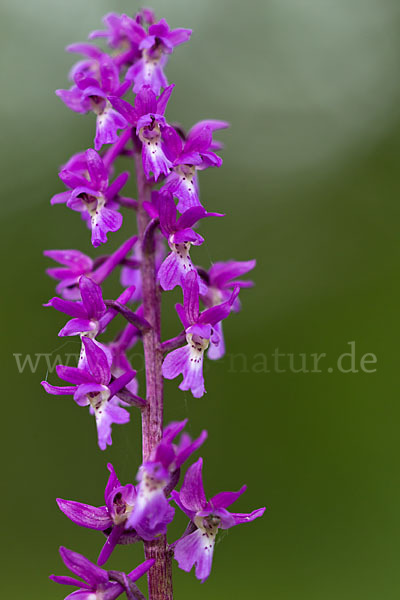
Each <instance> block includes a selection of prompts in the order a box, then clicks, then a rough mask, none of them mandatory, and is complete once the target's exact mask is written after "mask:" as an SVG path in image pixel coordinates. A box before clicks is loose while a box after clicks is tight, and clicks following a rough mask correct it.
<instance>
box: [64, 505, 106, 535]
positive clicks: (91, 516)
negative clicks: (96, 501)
mask: <svg viewBox="0 0 400 600" xmlns="http://www.w3.org/2000/svg"><path fill="white" fill-rule="evenodd" d="M57 504H58V508H59V509H60V510H61V511H62V512H63V513H64V514H65V515H66V516H67V517H68V519H70V520H71V521H73V522H74V523H76V524H77V525H80V527H87V528H88V529H96V530H98V531H104V530H105V529H108V527H111V526H112V524H113V521H112V519H111V517H110V515H109V514H108V510H107V508H106V507H105V506H99V507H97V506H90V505H89V504H82V503H81V502H74V501H73V500H63V499H62V498H57Z"/></svg>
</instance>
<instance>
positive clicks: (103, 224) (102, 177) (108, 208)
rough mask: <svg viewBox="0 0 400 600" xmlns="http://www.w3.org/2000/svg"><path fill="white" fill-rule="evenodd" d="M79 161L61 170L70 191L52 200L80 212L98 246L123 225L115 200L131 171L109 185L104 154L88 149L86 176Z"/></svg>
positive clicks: (60, 174)
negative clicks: (101, 155)
mask: <svg viewBox="0 0 400 600" xmlns="http://www.w3.org/2000/svg"><path fill="white" fill-rule="evenodd" d="M78 164H79V166H75V168H74V169H71V168H64V169H62V170H61V171H60V173H59V177H60V179H61V181H62V182H63V183H64V184H65V185H66V186H67V187H68V188H69V191H67V192H63V193H61V194H56V196H53V198H52V199H51V203H52V204H60V203H66V204H67V206H68V208H71V209H72V210H75V211H78V212H80V213H81V214H82V217H83V218H84V219H85V220H86V221H87V224H88V227H89V228H90V229H91V231H92V244H93V246H94V247H95V248H96V247H98V246H100V244H104V243H105V242H106V241H107V234H108V232H110V231H113V232H115V231H118V229H119V228H120V227H121V225H122V215H121V214H120V213H119V212H118V208H119V205H118V203H117V202H116V200H117V198H118V194H119V192H120V191H121V189H122V187H123V186H124V185H125V183H126V182H127V180H128V178H129V173H127V172H124V173H121V174H120V175H118V177H117V178H116V179H115V180H114V181H113V183H111V184H109V176H108V170H107V169H106V167H105V165H104V162H103V160H102V159H101V157H100V156H99V155H98V154H97V152H96V151H95V150H92V149H91V148H89V149H88V150H86V152H85V166H86V171H85V172H84V174H87V176H84V174H83V173H82V164H81V163H78Z"/></svg>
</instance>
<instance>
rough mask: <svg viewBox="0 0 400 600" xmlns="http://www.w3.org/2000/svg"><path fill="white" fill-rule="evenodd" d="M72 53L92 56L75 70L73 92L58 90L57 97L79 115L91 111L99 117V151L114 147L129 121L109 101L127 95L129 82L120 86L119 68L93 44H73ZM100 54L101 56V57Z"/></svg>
mask: <svg viewBox="0 0 400 600" xmlns="http://www.w3.org/2000/svg"><path fill="white" fill-rule="evenodd" d="M68 50H70V51H72V52H81V53H82V54H85V55H87V56H89V57H90V59H91V60H90V61H89V62H88V61H83V62H80V63H79V64H78V67H75V68H74V70H73V72H72V76H73V80H74V82H75V85H73V86H72V87H71V88H70V89H69V90H56V94H57V96H59V97H60V98H61V100H62V101H63V102H64V103H65V104H66V105H67V106H68V108H70V109H71V110H73V111H75V112H78V113H87V112H89V111H90V110H91V111H93V112H94V113H95V114H96V115H97V119H96V136H95V140H94V141H95V148H96V150H100V148H101V147H102V145H103V144H113V143H114V142H116V141H117V140H118V135H117V130H118V129H125V128H126V127H127V125H128V124H127V122H126V120H125V119H124V117H123V116H122V115H121V114H119V113H118V111H117V110H115V109H114V108H113V107H112V106H111V104H110V101H109V97H110V96H117V97H120V96H123V95H124V94H125V92H126V91H127V89H128V88H129V86H130V83H129V81H125V82H124V83H122V84H120V81H119V73H118V68H117V66H116V65H115V63H114V61H113V60H112V58H111V57H110V56H108V55H107V54H103V53H101V51H99V49H98V48H95V47H93V46H91V45H90V44H73V45H72V46H69V47H68ZM99 53H100V54H99Z"/></svg>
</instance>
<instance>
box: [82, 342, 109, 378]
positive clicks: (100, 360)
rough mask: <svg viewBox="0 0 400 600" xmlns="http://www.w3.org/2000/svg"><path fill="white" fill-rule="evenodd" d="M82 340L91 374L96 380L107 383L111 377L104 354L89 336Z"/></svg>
mask: <svg viewBox="0 0 400 600" xmlns="http://www.w3.org/2000/svg"><path fill="white" fill-rule="evenodd" d="M82 342H83V345H84V346H85V352H86V358H87V361H88V365H89V369H90V372H91V374H92V375H93V377H94V379H95V380H96V382H98V383H102V384H104V385H107V384H108V383H109V381H110V379H111V371H110V367H109V364H108V360H107V356H106V354H105V353H104V352H103V350H101V348H99V347H98V346H97V345H96V344H95V343H94V341H93V340H91V339H90V338H88V337H84V338H83V339H82Z"/></svg>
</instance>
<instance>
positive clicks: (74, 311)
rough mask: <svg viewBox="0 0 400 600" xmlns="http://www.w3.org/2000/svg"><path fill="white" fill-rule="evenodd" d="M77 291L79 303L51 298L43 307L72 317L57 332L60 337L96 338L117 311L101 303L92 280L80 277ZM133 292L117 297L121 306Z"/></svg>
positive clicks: (133, 290) (100, 294)
mask: <svg viewBox="0 0 400 600" xmlns="http://www.w3.org/2000/svg"><path fill="white" fill-rule="evenodd" d="M78 285H79V291H80V295H81V301H78V302H73V301H71V300H63V299H61V298H57V297H55V298H51V300H49V302H48V303H47V304H45V305H44V306H52V307H53V308H55V309H56V310H59V311H61V312H63V313H66V314H67V315H70V316H71V317H73V318H72V319H71V320H70V321H68V323H67V324H66V325H65V327H63V328H62V329H61V331H60V332H59V334H58V335H59V336H60V337H64V336H67V335H77V334H80V335H88V336H90V337H96V335H97V334H99V333H102V332H103V331H104V330H105V329H106V327H107V325H108V324H109V323H110V322H111V321H112V320H113V319H114V317H116V316H117V314H118V313H117V311H115V310H113V309H107V307H106V305H105V304H104V301H103V296H102V292H101V287H100V286H99V285H97V283H95V282H94V281H93V280H92V279H90V278H89V277H86V276H85V275H82V276H81V277H80V278H79V282H78ZM134 292H135V288H134V287H130V288H128V289H126V290H124V292H123V293H122V294H121V295H120V296H119V297H118V301H119V302H120V303H121V304H125V303H126V302H129V301H130V300H131V298H132V296H133V294H134Z"/></svg>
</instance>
